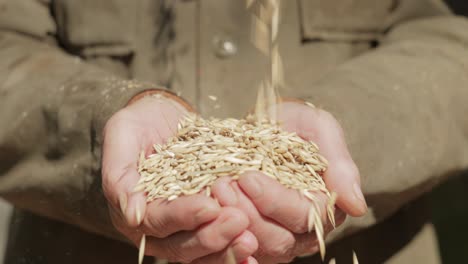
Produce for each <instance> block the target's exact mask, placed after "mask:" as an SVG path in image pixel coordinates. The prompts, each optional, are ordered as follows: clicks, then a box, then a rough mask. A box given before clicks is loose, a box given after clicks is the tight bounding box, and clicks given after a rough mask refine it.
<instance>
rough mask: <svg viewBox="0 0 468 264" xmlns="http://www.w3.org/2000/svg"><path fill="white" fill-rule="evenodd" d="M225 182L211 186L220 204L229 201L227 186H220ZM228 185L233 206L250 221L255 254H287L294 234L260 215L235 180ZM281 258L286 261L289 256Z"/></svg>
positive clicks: (223, 204) (276, 255)
mask: <svg viewBox="0 0 468 264" xmlns="http://www.w3.org/2000/svg"><path fill="white" fill-rule="evenodd" d="M226 182H227V181H226ZM226 182H223V181H220V182H217V183H215V184H214V185H213V188H212V193H213V195H214V196H215V197H216V198H217V199H218V201H219V203H220V204H221V205H222V206H227V204H226V202H230V200H228V199H225V198H226V195H225V190H227V189H228V188H226V187H224V188H220V186H221V185H223V184H226ZM221 183H222V184H221ZM229 185H230V188H232V190H234V192H235V195H236V200H237V204H236V205H234V206H236V207H237V208H239V209H240V210H242V211H243V212H245V213H246V214H247V216H248V217H249V221H250V226H249V231H251V232H252V233H253V234H254V235H255V237H256V238H257V240H258V244H259V248H258V250H257V253H256V254H255V256H265V255H272V256H275V258H280V259H281V258H282V257H284V256H289V251H290V250H291V249H292V248H293V246H294V235H293V234H292V233H291V232H290V231H289V230H287V229H286V228H284V227H282V226H281V225H280V224H278V223H277V222H275V221H274V220H272V219H269V218H267V217H264V216H263V215H261V214H260V213H259V212H258V210H257V208H256V207H255V205H254V204H253V203H252V201H251V200H250V199H249V198H248V197H247V196H246V195H245V194H244V193H243V191H242V190H241V188H240V187H239V186H238V183H237V182H231V183H229ZM281 260H282V261H287V260H289V258H285V259H281ZM262 263H263V262H262Z"/></svg>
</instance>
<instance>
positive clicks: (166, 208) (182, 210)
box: [143, 194, 221, 238]
mask: <svg viewBox="0 0 468 264" xmlns="http://www.w3.org/2000/svg"><path fill="white" fill-rule="evenodd" d="M220 209H221V208H220V206H219V205H218V203H216V202H215V200H213V198H210V197H206V196H205V195H202V194H195V195H190V196H181V197H179V198H177V199H175V200H173V201H170V202H168V201H167V200H162V199H159V200H156V201H154V202H151V203H150V204H148V205H147V209H146V211H147V213H146V218H145V220H144V223H145V224H144V225H143V228H144V231H145V233H146V234H148V235H151V236H154V237H158V238H164V237H167V236H169V235H171V234H173V233H176V232H179V231H183V230H186V231H189V230H194V229H196V228H197V227H199V226H200V225H202V224H204V223H206V222H208V221H212V220H214V219H215V218H216V217H218V215H219V213H220Z"/></svg>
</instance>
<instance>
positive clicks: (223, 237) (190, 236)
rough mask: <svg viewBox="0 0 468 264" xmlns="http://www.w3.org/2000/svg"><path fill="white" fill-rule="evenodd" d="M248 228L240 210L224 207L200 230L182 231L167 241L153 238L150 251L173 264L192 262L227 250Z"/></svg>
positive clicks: (151, 253) (147, 247)
mask: <svg viewBox="0 0 468 264" xmlns="http://www.w3.org/2000/svg"><path fill="white" fill-rule="evenodd" d="M248 225H249V221H248V219H247V217H246V216H245V214H244V213H242V212H241V211H240V210H238V209H236V208H232V207H224V208H222V209H221V212H220V215H219V216H218V218H216V220H214V221H212V222H211V223H208V224H206V225H204V226H202V227H201V228H200V229H199V230H197V231H193V232H180V233H176V234H174V235H172V236H169V237H167V238H163V239H159V238H149V243H147V244H146V250H147V251H146V252H148V254H150V255H153V256H158V257H163V258H165V259H168V260H170V261H179V262H183V263H190V262H191V261H193V260H194V259H198V258H201V257H204V256H206V255H210V254H213V253H215V252H219V251H221V250H223V249H225V248H226V247H227V246H228V245H229V244H230V243H231V242H232V241H233V240H234V238H236V237H237V236H239V235H240V234H241V233H242V232H244V231H245V230H246V228H247V227H248Z"/></svg>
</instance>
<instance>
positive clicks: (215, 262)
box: [192, 231, 258, 264]
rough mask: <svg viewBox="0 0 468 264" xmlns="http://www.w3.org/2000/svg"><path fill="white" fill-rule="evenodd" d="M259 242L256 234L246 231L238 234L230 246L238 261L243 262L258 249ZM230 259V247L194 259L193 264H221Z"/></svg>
mask: <svg viewBox="0 0 468 264" xmlns="http://www.w3.org/2000/svg"><path fill="white" fill-rule="evenodd" d="M257 247H258V242H257V239H256V238H255V236H254V235H253V234H252V233H251V232H249V231H244V233H242V234H241V235H240V236H238V237H237V238H236V239H235V240H234V241H233V242H232V243H231V244H230V245H229V247H228V248H230V249H231V250H232V252H233V254H234V257H235V261H236V263H242V262H244V261H248V258H249V257H250V256H252V255H253V254H254V253H255V251H256V250H257ZM227 261H228V249H225V250H223V251H221V252H218V253H214V254H211V255H208V256H205V257H202V258H199V259H196V260H195V261H193V262H192V263H193V264H219V263H227Z"/></svg>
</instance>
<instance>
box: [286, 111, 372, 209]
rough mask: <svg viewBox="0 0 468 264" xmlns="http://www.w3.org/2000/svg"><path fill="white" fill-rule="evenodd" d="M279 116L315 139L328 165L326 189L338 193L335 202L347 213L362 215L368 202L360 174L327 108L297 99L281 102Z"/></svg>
mask: <svg viewBox="0 0 468 264" xmlns="http://www.w3.org/2000/svg"><path fill="white" fill-rule="evenodd" d="M281 109H282V110H281V113H280V117H279V118H280V119H281V120H283V126H284V127H285V129H287V130H290V131H295V132H296V133H297V134H298V135H299V136H300V137H302V138H304V139H307V140H312V141H314V142H316V143H317V144H318V145H319V147H320V153H321V154H322V155H323V156H324V157H325V158H326V159H327V160H328V163H329V166H328V169H327V171H325V174H324V180H325V183H326V185H327V188H329V190H331V191H333V192H335V193H337V194H338V199H337V204H338V206H339V207H340V208H342V209H343V210H344V211H345V212H346V213H348V214H350V215H353V216H361V215H363V214H365V213H366V211H367V205H366V202H365V200H364V196H363V195H362V191H361V187H360V176H359V171H358V169H357V167H356V164H355V163H354V161H353V160H352V158H351V155H350V153H349V152H348V148H347V146H346V142H345V139H344V135H343V131H342V129H341V127H340V125H339V124H338V122H337V121H336V120H335V118H334V117H333V116H332V115H331V114H330V113H328V112H326V111H324V110H321V109H317V108H315V109H314V108H311V107H308V106H306V105H302V104H298V103H283V104H282V108H281Z"/></svg>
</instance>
